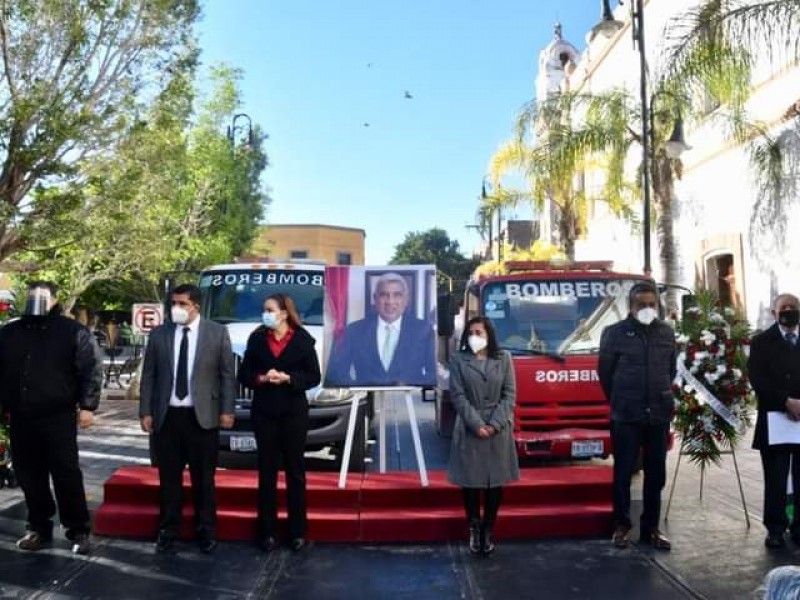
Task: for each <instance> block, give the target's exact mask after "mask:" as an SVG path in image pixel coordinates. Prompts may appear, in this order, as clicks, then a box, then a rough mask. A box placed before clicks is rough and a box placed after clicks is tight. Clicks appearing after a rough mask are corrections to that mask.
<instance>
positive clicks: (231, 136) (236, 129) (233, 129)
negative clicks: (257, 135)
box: [227, 113, 253, 152]
mask: <svg viewBox="0 0 800 600" xmlns="http://www.w3.org/2000/svg"><path fill="white" fill-rule="evenodd" d="M237 121H244V123H243V124H241V125H237ZM237 133H243V134H244V136H245V140H246V141H245V143H244V146H245V147H246V148H249V147H250V146H252V145H253V121H252V119H250V115H248V114H246V113H236V114H235V115H233V120H232V121H231V124H230V125H229V126H228V134H227V137H228V142H229V143H230V145H231V152H233V151H234V149H235V147H236V138H237Z"/></svg>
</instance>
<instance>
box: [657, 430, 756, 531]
mask: <svg viewBox="0 0 800 600" xmlns="http://www.w3.org/2000/svg"><path fill="white" fill-rule="evenodd" d="M719 453H720V454H730V455H731V456H732V457H733V468H734V470H735V471H736V483H738V484H739V496H740V497H741V499H742V510H744V520H745V523H747V528H748V529H750V514H749V513H748V512H747V502H746V501H745V499H744V489H743V488H742V478H741V476H740V475H739V463H737V462H736V451H735V450H734V449H733V446H731V448H730V450H720V452H719ZM689 454H690V453H689V452H687V451H686V450H685V445H684V444H683V442H681V449H680V452H678V461H677V463H675V473H674V474H673V476H672V487H671V488H670V490H669V500H667V510H666V511H665V512H664V521H667V520H668V519H669V509H670V506H672V495H673V494H674V493H675V483H676V482H677V480H678V471H679V470H680V468H681V458H682V457H683V456H684V455H686V456H688V455H689ZM705 474H706V465H705V463H701V464H700V502H702V501H703V482H704V479H705Z"/></svg>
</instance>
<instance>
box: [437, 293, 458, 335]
mask: <svg viewBox="0 0 800 600" xmlns="http://www.w3.org/2000/svg"><path fill="white" fill-rule="evenodd" d="M454 328H455V323H454V320H453V296H452V295H451V294H449V293H444V294H439V295H438V297H437V299H436V329H437V330H438V334H439V336H440V337H450V336H451V335H453V330H454Z"/></svg>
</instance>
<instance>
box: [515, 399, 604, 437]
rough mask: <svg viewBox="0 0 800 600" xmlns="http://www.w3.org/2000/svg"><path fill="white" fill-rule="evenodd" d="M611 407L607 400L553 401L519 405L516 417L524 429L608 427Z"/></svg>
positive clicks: (520, 426)
mask: <svg viewBox="0 0 800 600" xmlns="http://www.w3.org/2000/svg"><path fill="white" fill-rule="evenodd" d="M609 417H610V408H609V406H608V403H606V402H570V401H562V402H553V403H547V404H534V405H531V404H525V405H518V406H517V409H516V418H517V423H518V427H519V428H520V429H522V430H523V431H526V430H527V431H548V430H553V429H564V428H581V429H608V421H609Z"/></svg>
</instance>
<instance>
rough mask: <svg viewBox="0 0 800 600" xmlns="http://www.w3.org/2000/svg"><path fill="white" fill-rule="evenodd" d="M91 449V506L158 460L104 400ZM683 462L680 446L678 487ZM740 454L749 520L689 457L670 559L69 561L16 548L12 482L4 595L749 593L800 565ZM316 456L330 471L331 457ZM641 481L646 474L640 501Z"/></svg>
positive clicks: (431, 452) (404, 551)
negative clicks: (114, 477) (768, 520)
mask: <svg viewBox="0 0 800 600" xmlns="http://www.w3.org/2000/svg"><path fill="white" fill-rule="evenodd" d="M417 407H418V411H419V417H420V420H421V421H422V426H421V429H422V435H423V440H424V444H425V449H426V458H427V459H428V461H429V467H430V468H443V467H444V465H445V463H446V460H447V442H446V441H444V440H441V439H439V438H438V437H437V436H436V434H435V432H434V428H433V423H432V418H433V405H432V404H429V403H421V402H418V403H417ZM386 410H387V415H388V417H389V427H388V434H387V438H388V439H389V445H388V449H389V452H388V459H389V465H390V468H399V469H415V468H416V464H415V460H414V453H413V450H412V448H411V443H410V436H409V434H408V427H407V425H406V423H405V415H404V413H405V410H404V406H403V403H402V402H396V403H394V402H393V403H391V406H389V407H387V409H386ZM394 416H396V417H397V420H398V427H397V429H396V430H395V427H394V426H393V422H394ZM395 432H397V433H399V441H398V439H396V438H395ZM80 447H81V460H82V464H83V467H84V474H85V478H86V485H87V493H88V495H89V498H90V503H91V507H92V508H96V507H97V506H98V505H99V504H100V502H101V501H102V484H103V482H104V481H105V480H106V478H107V477H108V476H109V475H110V474H111V473H112V472H113V471H114V469H115V468H116V467H118V466H120V465H124V464H136V463H147V448H146V437H145V436H144V435H143V434H141V432H140V431H139V430H138V424H137V421H136V418H135V407H134V406H133V405H132V404H131V403H129V402H127V401H125V400H114V399H106V400H105V401H104V402H103V404H102V408H101V410H100V411H99V413H98V418H97V421H96V425H95V427H93V428H92V429H91V430H90V431H89V432H87V433H85V434H82V435H81V440H80ZM398 447H399V449H398ZM675 458H676V457H675V456H674V453H673V456H671V463H672V464H671V466H670V470H669V475H670V481H671V479H672V474H673V472H674V461H675ZM738 460H739V466H740V469H741V474H742V482H743V485H744V487H745V495H746V498H747V501H748V503H749V504H748V508H749V509H750V515H751V527H750V528H749V529H748V528H747V526H746V524H745V519H744V513H743V511H742V506H741V500H740V499H739V492H738V488H737V485H736V478H735V474H734V471H733V467H732V463H731V460H730V457H726V460H725V461H724V462H723V465H722V466H721V467H720V468H714V469H712V470H710V471H709V472H707V473H706V476H705V482H704V490H703V499H702V501H701V500H700V498H699V471H698V469H697V468H696V467H694V466H693V465H689V464H687V463H686V462H685V461H684V462H683V463H682V465H681V470H680V473H679V477H678V482H677V485H676V490H675V498H674V500H673V505H672V508H671V512H670V514H669V520H668V521H667V523H666V524H665V526H664V530H665V531H666V532H667V533H668V534H669V535H670V537H671V538H672V540H673V543H674V550H673V552H672V553H670V554H661V553H659V554H655V553H653V552H652V551H650V550H649V549H646V548H640V547H637V546H635V545H634V546H633V547H631V548H630V549H628V550H624V551H618V550H615V549H613V548H611V547H610V544H609V542H608V541H607V540H586V541H565V540H554V541H547V542H525V543H504V544H503V543H501V545H500V547H499V550H498V552H497V554H496V555H495V556H493V557H492V558H491V559H488V560H485V559H474V558H472V557H471V556H469V554H468V553H467V551H466V548H465V546H464V545H463V544H458V543H454V544H433V545H384V546H370V545H356V544H347V545H345V544H317V545H315V546H314V547H313V548H311V549H310V550H308V551H307V552H305V553H302V554H300V555H294V554H292V553H290V552H288V551H287V550H281V551H280V552H277V553H274V554H272V555H270V556H269V557H265V556H264V555H263V554H261V553H260V552H259V551H258V550H257V549H255V548H254V547H252V546H251V545H250V544H245V543H222V544H220V547H219V548H218V550H217V552H216V553H215V554H214V555H213V556H212V557H207V556H204V555H201V554H199V553H198V552H196V551H195V549H194V548H193V547H192V546H191V545H183V546H181V548H180V551H179V552H178V554H176V555H174V556H158V555H155V554H154V553H153V549H152V544H150V543H146V542H135V541H126V540H115V539H107V538H97V539H95V546H94V552H93V554H92V555H91V556H90V557H87V558H84V557H75V556H72V555H71V554H70V553H69V547H68V544H67V542H66V541H65V540H63V539H58V540H57V542H56V543H55V544H54V546H53V547H52V548H50V549H48V550H46V551H42V552H40V553H37V554H29V553H23V552H20V551H18V550H16V548H15V547H14V541H15V540H16V538H17V537H19V536H20V535H21V533H22V532H23V529H24V518H25V514H24V505H23V503H22V502H21V495H20V493H19V491H16V490H7V489H4V490H0V598H26V599H28V598H37V599H38V598H59V599H61V598H86V599H94V598H97V599H101V598H103V599H104V598H112V597H113V598H115V599H118V600H123V599H128V598H131V599H139V598H152V599H156V598H158V599H160V598H180V599H182V600H189V599H192V598H203V599H205V598H280V599H284V598H286V599H294V598H297V599H307V598H314V599H315V600H327V599H336V598H348V599H358V598H414V599H426V598H437V599H448V598H474V599H491V598H503V599H512V598H537V599H539V598H541V599H557V600H562V599H565V600H566V599H584V598H597V599H605V598H608V599H612V598H614V599H616V598H625V599H639V598H641V599H653V600H661V599H664V600H669V599H673V598H675V599H678V598H708V599H712V598H714V599H716V598H720V599H722V598H725V599H728V598H752V597H753V596H752V592H753V590H755V589H756V588H757V587H758V585H759V583H760V582H761V580H762V578H763V576H764V574H765V573H766V572H767V571H768V570H769V569H770V568H772V567H773V566H777V565H779V564H789V563H798V562H800V549H795V548H794V547H792V546H791V545H790V546H789V548H788V549H787V550H785V551H781V552H778V553H769V552H767V551H766V550H765V549H764V546H763V530H762V527H761V524H760V515H761V506H760V504H761V491H760V485H761V483H760V481H761V480H760V463H759V460H758V455H757V454H756V453H755V452H754V451H752V450H749V449H747V448H746V447H745V446H744V445H743V446H742V449H741V450H740V451H739V455H738ZM312 464H313V466H314V467H315V468H326V461H325V460H324V457H323V458H317V459H314V460H313V461H312ZM327 468H330V466H327ZM640 487H641V481H640V480H636V481H635V482H634V493H635V494H636V495H637V496H638V495H639V493H640V492H639V490H640ZM668 492H669V488H668V489H667V490H666V491H665V495H664V500H665V504H666V498H667V494H668ZM500 518H502V511H501V517H500Z"/></svg>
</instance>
